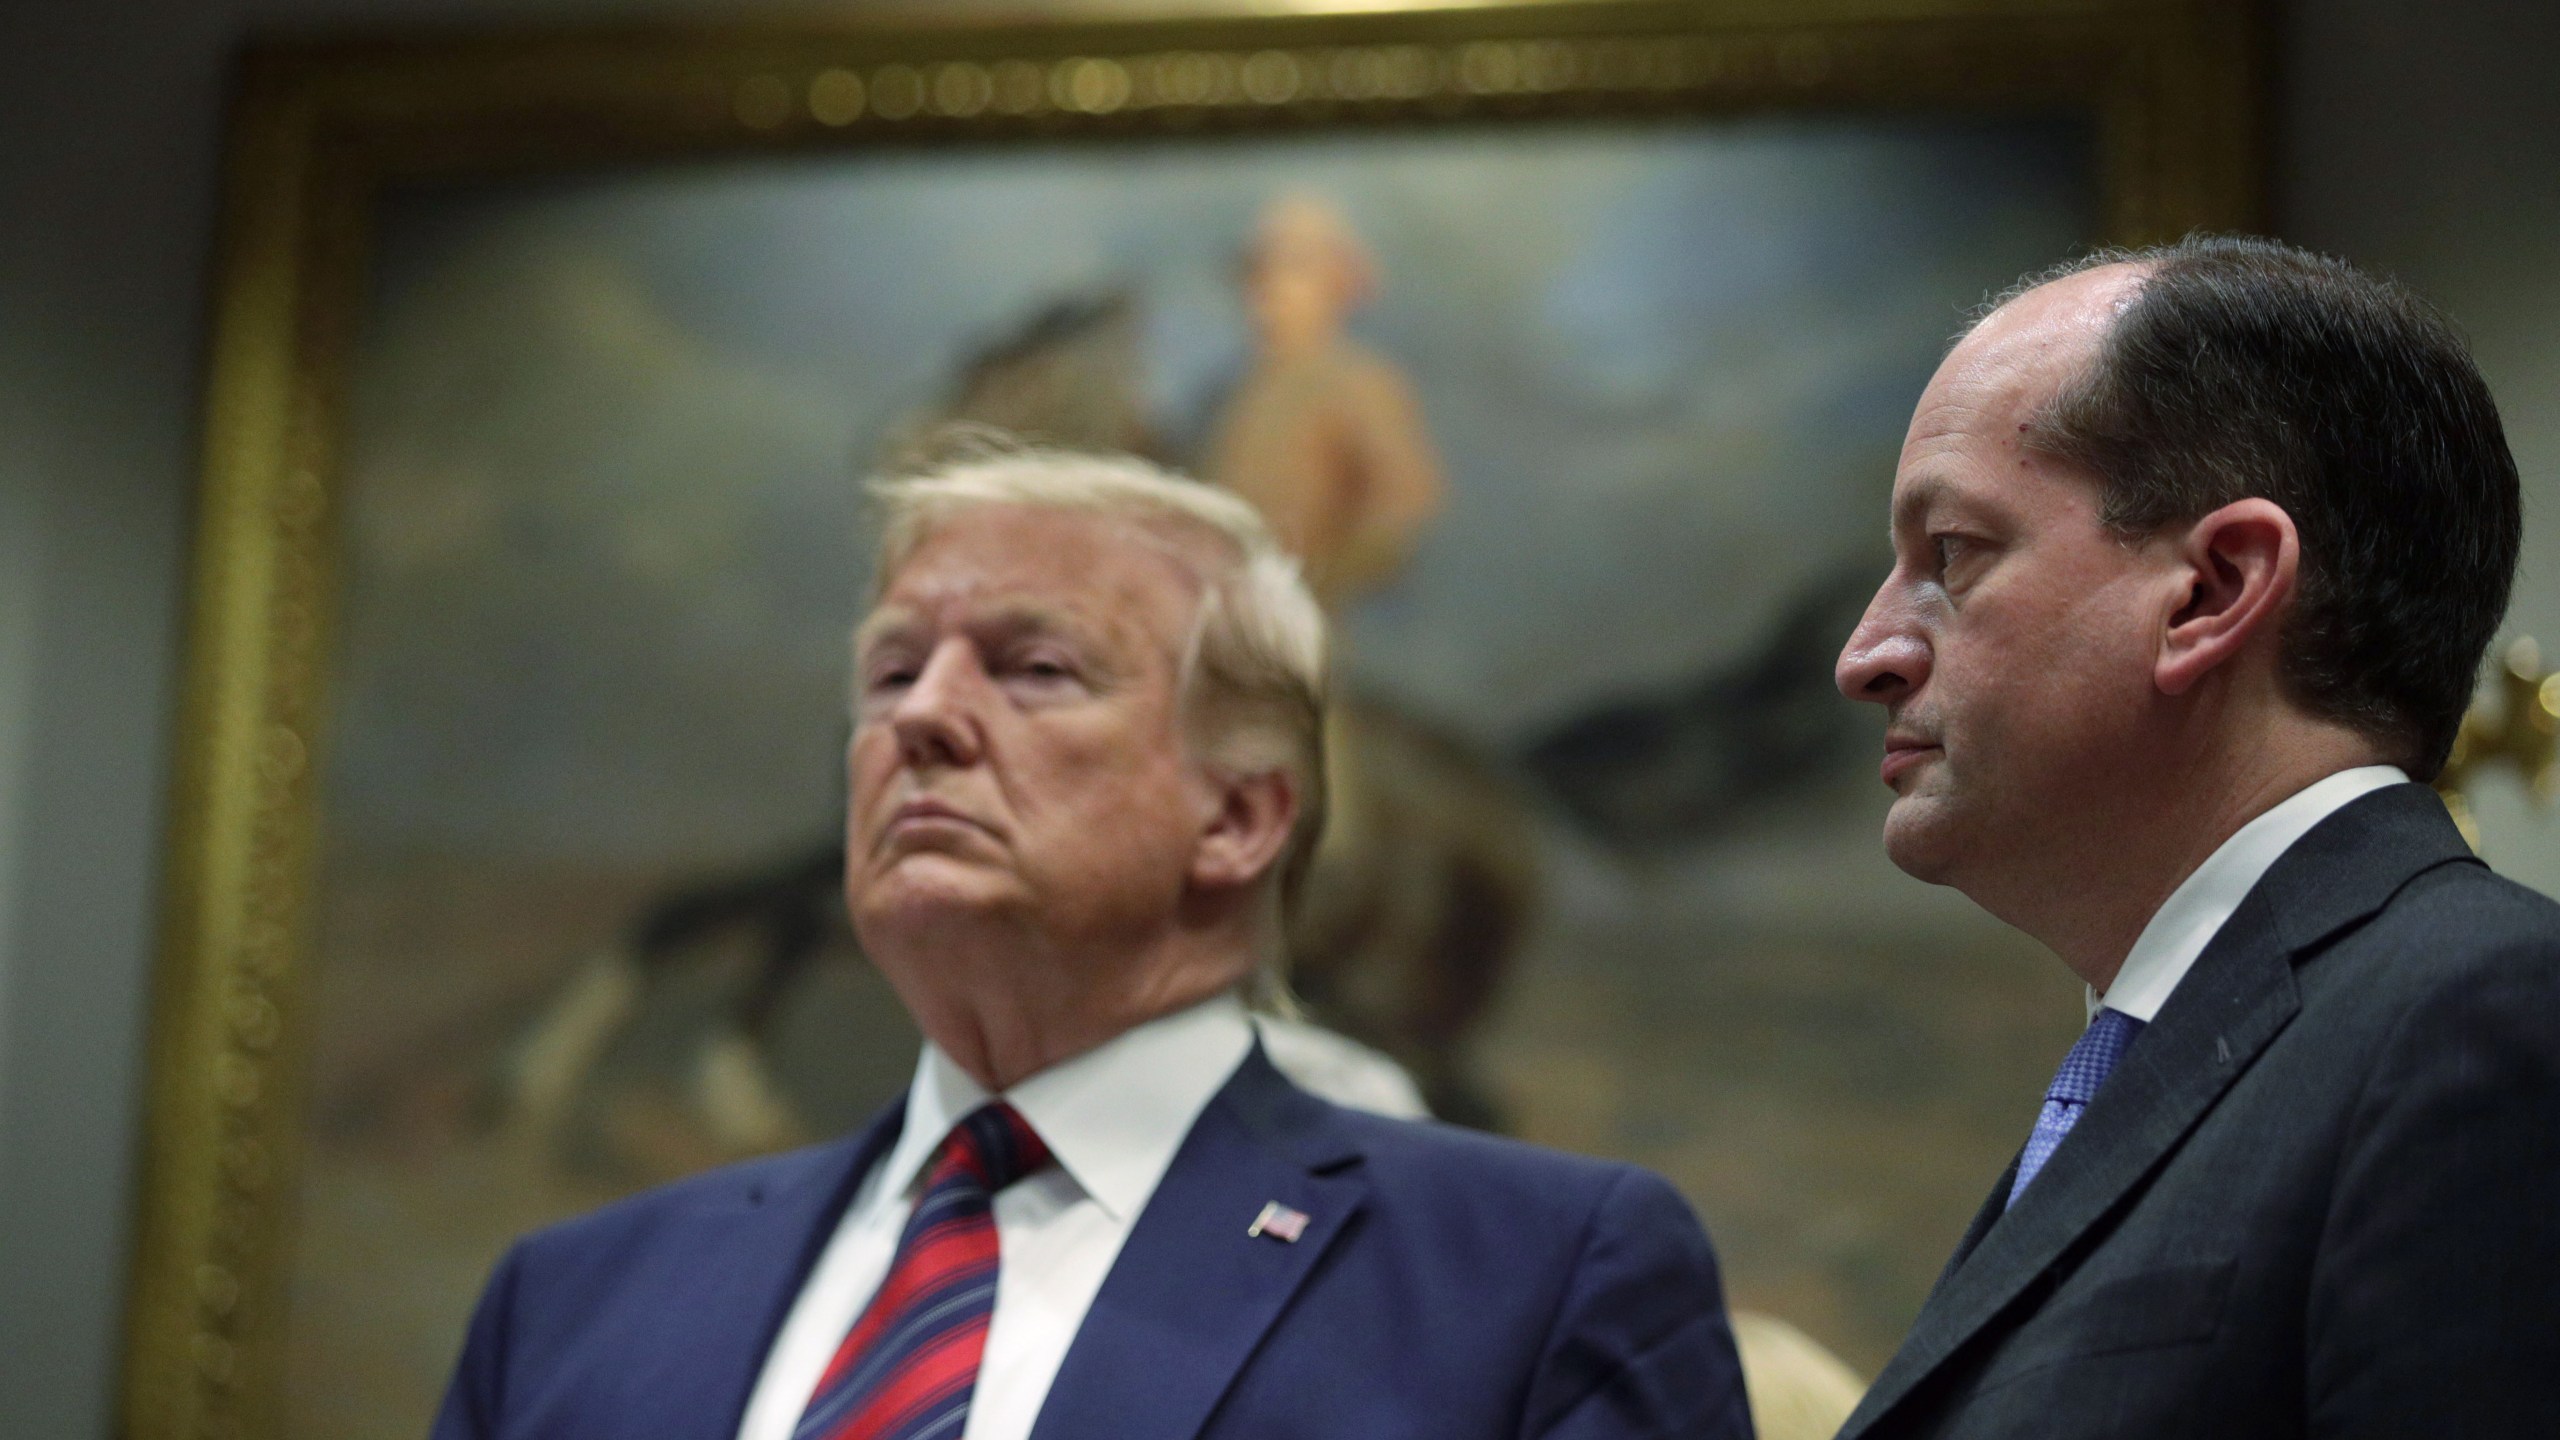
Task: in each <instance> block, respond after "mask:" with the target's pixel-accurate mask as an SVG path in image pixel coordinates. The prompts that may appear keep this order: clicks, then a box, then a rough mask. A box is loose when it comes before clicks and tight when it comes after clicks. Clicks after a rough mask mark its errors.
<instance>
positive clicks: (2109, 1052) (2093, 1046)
mask: <svg viewBox="0 0 2560 1440" xmlns="http://www.w3.org/2000/svg"><path fill="white" fill-rule="evenodd" d="M2141 1033H2142V1022H2141V1021H2139V1020H2136V1019H2134V1018H2133V1017H2132V1016H2130V1015H2127V1014H2125V1013H2124V1012H2123V1011H2121V1010H2108V1009H2105V1008H2103V1007H2102V1008H2100V1010H2099V1011H2098V1013H2097V1014H2096V1015H2095V1016H2093V1017H2091V1019H2090V1021H2089V1028H2088V1029H2086V1030H2084V1031H2082V1032H2080V1040H2079V1043H2077V1044H2075V1045H2073V1046H2072V1047H2071V1053H2070V1054H2068V1055H2065V1056H2063V1057H2062V1068H2061V1069H2060V1070H2057V1071H2055V1072H2054V1075H2053V1083H2052V1084H2051V1085H2049V1086H2047V1087H2046V1088H2045V1092H2044V1109H2042V1110H2040V1111H2038V1112H2037V1113H2036V1128H2035V1133H2034V1134H2031V1135H2029V1136H2028V1137H2027V1152H2026V1153H2025V1154H2023V1155H2021V1156H2019V1157H2018V1178H2017V1180H2016V1182H2015V1183H2013V1184H2011V1185H2010V1187H2009V1203H2010V1204H2011V1205H2013V1206H2014V1205H2016V1204H2017V1203H2018V1197H2019V1196H2021V1195H2024V1194H2026V1193H2027V1182H2028V1181H2030V1180H2033V1179H2034V1178H2036V1172H2037V1171H2039V1170H2042V1169H2043V1168H2044V1162H2046V1161H2047V1160H2050V1159H2052V1158H2053V1152H2054V1150H2055V1148H2056V1147H2058V1146H2059V1145H2061V1144H2062V1137H2063V1136H2065V1135H2068V1134H2070V1133H2071V1127H2072V1126H2074V1125H2077V1124H2079V1123H2080V1112H2081V1111H2083V1110H2086V1109H2088V1108H2089V1102H2090V1101H2091V1100H2092V1099H2095V1098H2096V1097H2097V1094H2098V1087H2099V1086H2101V1085H2103V1084H2105V1083H2107V1072H2109V1071H2111V1070H2113V1069H2115V1068H2116V1062H2117V1061H2118V1060H2121V1059H2123V1058H2124V1051H2125V1047H2126V1046H2128V1045H2131V1044H2132V1043H2133V1037H2134V1036H2136V1035H2139V1034H2141Z"/></svg>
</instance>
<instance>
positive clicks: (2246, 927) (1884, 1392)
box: [1840, 785, 2470, 1440]
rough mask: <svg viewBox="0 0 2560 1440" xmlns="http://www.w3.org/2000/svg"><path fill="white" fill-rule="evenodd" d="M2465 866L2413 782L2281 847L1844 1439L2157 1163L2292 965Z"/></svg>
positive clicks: (2266, 1010)
mask: <svg viewBox="0 0 2560 1440" xmlns="http://www.w3.org/2000/svg"><path fill="white" fill-rule="evenodd" d="M2469 857H2470V851H2469V849H2468V847H2466V846H2464V845H2463V843H2462V839H2461V836H2460V834H2459V833H2458V832H2456V831H2455V830H2454V828H2453V825H2452V823H2451V822H2450V821H2449V820H2448V819H2446V817H2445V812H2444V807H2443V806H2442V804H2441V803H2439V802H2438V801H2437V800H2436V798H2435V794H2434V792H2433V791H2430V790H2428V789H2426V788H2425V787H2423V786H2419V785H2398V786H2392V787H2390V788H2388V789H2385V790H2379V791H2376V792H2374V793H2373V794H2371V795H2368V796H2365V797H2364V798H2362V799H2360V800H2358V801H2356V802H2354V803H2352V804H2350V805H2348V806H2346V807H2345V808H2344V809H2342V810H2340V811H2339V812H2338V813H2337V814H2335V815H2332V816H2330V817H2329V818H2328V819H2326V820H2324V821H2322V822H2321V823H2320V824H2319V825H2318V826H2315V827H2314V828H2313V829H2312V830H2311V832H2310V833H2309V834H2307V835H2305V836H2304V837H2303V838H2302V839H2301V840H2300V841H2298V842H2296V843H2295V844H2294V846H2293V847H2292V848H2291V849H2289V850H2287V851H2286V852H2285V853H2284V855H2283V857H2282V858H2280V859H2279V860H2278V861H2277V862H2276V864H2275V865H2274V867H2272V868H2271V869H2269V871H2268V872H2267V874H2266V876H2265V877H2264V878H2263V879H2262V880H2261V881H2260V882H2259V883H2258V885H2257V886H2256V887H2255V888H2254V889H2252V890H2251V891H2250V893H2249V896H2248V898H2247V899H2245V900H2244V901H2242V902H2241V905H2240V908H2239V909H2238V910H2236V911H2234V912H2233V913H2232V916H2231V919H2230V920H2229V921H2228V922H2227V923H2226V924H2224V926H2223V927H2222V930H2221V931H2220V932H2219V933H2218V934H2216V935H2215V936H2214V938H2213V942H2212V943H2211V944H2209V945H2207V946H2206V947H2205V951H2204V953H2203V954H2202V955H2200V956H2198V957H2197V959H2196V963H2195V966H2194V968H2193V969H2191V970H2190V971H2188V973H2187V976H2186V978H2185V979H2184V980H2183V981H2181V982H2179V985H2178V988H2177V990H2176V991H2175V992H2173V993H2172V994H2171V995H2170V997H2169V1000H2168V1003H2167V1004H2165V1005H2164V1006H2162V1007H2161V1011H2160V1014H2159V1016H2158V1018H2156V1019H2155V1020H2154V1021H2153V1022H2152V1023H2151V1025H2150V1026H2148V1027H2147V1028H2146V1029H2145V1030H2144V1031H2143V1033H2142V1035H2141V1037H2140V1038H2139V1039H2137V1040H2136V1041H2135V1042H2134V1044H2133V1046H2132V1048H2130V1049H2128V1050H2127V1051H2126V1052H2125V1057H2124V1059H2123V1061H2122V1062H2121V1063H2120V1064H2119V1065H2118V1066H2117V1067H2116V1071H2115V1073H2114V1074H2113V1075H2112V1076H2110V1077H2109V1078H2108V1080H2107V1083H2106V1085H2105V1087H2104V1088H2102V1089H2101V1090H2100V1091H2099V1092H2098V1097H2097V1098H2096V1099H2095V1100H2093V1101H2091V1102H2090V1104H2089V1108H2088V1109H2087V1111H2086V1112H2084V1113H2083V1114H2082V1115H2081V1117H2080V1121H2079V1123H2078V1124H2077V1125H2076V1126H2074V1127H2073V1129H2072V1132H2071V1136H2070V1138H2069V1139H2068V1140H2067V1141H2065V1142H2064V1144H2063V1146H2062V1148H2061V1149H2059V1150H2057V1151H2055V1152H2054V1156H2053V1159H2052V1160H2050V1161H2048V1162H2047V1163H2046V1165H2045V1167H2044V1169H2043V1170H2042V1171H2041V1172H2039V1173H2038V1175H2037V1177H2036V1183H2035V1184H2033V1185H2031V1186H2029V1187H2028V1188H2027V1192H2026V1194H2025V1195H2023V1196H2021V1197H2020V1198H2019V1201H2018V1205H2017V1208H2016V1209H2014V1210H2010V1211H2008V1212H2007V1213H2005V1214H2004V1213H2003V1212H2002V1208H2001V1196H2002V1195H2004V1194H2005V1193H2006V1191H2007V1189H2008V1183H2009V1182H2008V1179H2007V1176H2006V1175H2004V1176H2003V1178H2002V1181H2001V1184H2000V1185H1999V1187H1998V1188H1997V1189H1995V1190H1994V1192H1993V1195H1992V1198H1991V1199H1990V1200H1988V1201H1986V1202H1985V1204H1984V1206H1983V1208H1982V1211H1981V1212H1980V1213H1979V1214H1977V1215H1976V1216H1975V1217H1974V1223H1973V1225H1972V1227H1971V1228H1970V1229H1968V1231H1967V1232H1966V1237H1965V1242H1964V1243H1963V1244H1962V1245H1960V1246H1959V1247H1958V1250H1957V1255H1956V1259H1955V1260H1954V1261H1953V1262H1951V1263H1950V1264H1949V1266H1948V1269H1947V1272H1946V1273H1945V1274H1944V1275H1942V1276H1941V1277H1940V1278H1939V1280H1938V1284H1937V1287H1936V1288H1935V1289H1934V1290H1932V1291H1931V1292H1930V1296H1929V1299H1928V1301H1927V1302H1926V1303H1925V1304H1924V1305H1923V1306H1922V1307H1921V1311H1920V1318H1919V1319H1918V1321H1916V1322H1915V1323H1914V1325H1913V1326H1912V1330H1911V1334H1910V1336H1909V1337H1908V1338H1906V1339H1905V1340H1904V1341H1903V1344H1902V1348H1901V1349H1900V1350H1899V1351H1897V1352H1896V1353H1895V1355H1894V1357H1893V1359H1892V1360H1891V1361H1890V1362H1889V1363H1888V1364H1887V1365H1886V1366H1885V1369H1884V1373H1883V1374H1881V1375H1879V1376H1877V1377H1876V1383H1875V1384H1874V1386H1872V1387H1871V1388H1870V1389H1869V1390H1868V1392H1867V1395H1866V1398H1865V1400H1864V1401H1863V1402H1861V1403H1860V1405H1859V1406H1858V1409H1857V1413H1856V1414H1854V1415H1852V1416H1851V1417H1850V1419H1849V1423H1848V1424H1847V1425H1845V1426H1844V1427H1842V1429H1841V1431H1840V1440H1853V1437H1855V1436H1858V1435H1860V1434H1863V1433H1865V1432H1866V1430H1867V1429H1868V1428H1869V1427H1870V1426H1871V1425H1872V1424H1873V1423H1874V1422H1875V1421H1876V1420H1877V1419H1878V1418H1880V1417H1881V1416H1883V1415H1884V1414H1885V1413H1886V1412H1887V1411H1889V1410H1891V1409H1892V1408H1893V1407H1894V1406H1895V1405H1896V1404H1897V1403H1899V1402H1900V1401H1901V1400H1902V1399H1903V1397H1905V1396H1907V1395H1908V1394H1910V1393H1911V1391H1912V1389H1913V1388H1914V1387H1915V1386H1917V1385H1918V1384H1919V1383H1920V1382H1921V1381H1922V1380H1924V1379H1926V1378H1927V1377H1928V1376H1929V1375H1930V1374H1932V1373H1933V1372H1935V1371H1936V1370H1937V1369H1938V1367H1939V1366H1941V1365H1943V1364H1944V1363H1945V1362H1946V1361H1947V1359H1948V1358H1949V1357H1950V1356H1952V1355H1953V1354H1954V1353H1955V1352H1956V1350H1957V1349H1958V1348H1959V1347H1961V1346H1962V1345H1963V1344H1964V1343H1965V1342H1966V1341H1968V1340H1970V1339H1972V1338H1973V1337H1974V1336H1975V1335H1976V1334H1978V1333H1980V1332H1981V1331H1982V1329H1983V1328H1984V1327H1985V1326H1986V1325H1987V1324H1989V1323H1990V1322H1991V1321H1992V1320H1993V1318H1994V1317H1996V1316H1997V1315H1999V1314H2000V1313H2001V1312H2002V1311H2003V1310H2004V1309H2006V1308H2008V1307H2009V1306H2010V1305H2011V1303H2012V1302H2014V1301H2016V1300H2017V1299H2018V1298H2019V1296H2020V1295H2021V1294H2022V1293H2023V1292H2025V1291H2026V1290H2027V1289H2028V1287H2029V1286H2030V1285H2032V1284H2034V1283H2035V1282H2037V1281H2038V1280H2039V1279H2040V1278H2041V1277H2042V1276H2044V1275H2045V1274H2047V1273H2048V1272H2049V1271H2050V1270H2051V1269H2052V1268H2053V1266H2054V1265H2055V1263H2056V1262H2057V1261H2059V1260H2061V1259H2062V1258H2063V1255H2064V1252H2065V1251H2066V1250H2068V1249H2069V1248H2070V1247H2071V1246H2072V1245H2073V1244H2074V1243H2075V1242H2076V1241H2078V1240H2080V1239H2081V1238H2082V1237H2083V1236H2084V1235H2086V1234H2088V1233H2089V1232H2090V1231H2091V1230H2092V1229H2093V1228H2094V1227H2095V1226H2096V1225H2097V1224H2098V1223H2099V1222H2100V1221H2101V1220H2102V1219H2103V1218H2104V1217H2105V1216H2106V1215H2107V1214H2108V1213H2109V1212H2110V1211H2111V1210H2113V1209H2114V1208H2115V1207H2116V1205H2117V1204H2118V1202H2119V1201H2121V1200H2123V1199H2124V1198H2125V1196H2126V1195H2127V1194H2128V1193H2129V1192H2130V1191H2132V1190H2133V1189H2134V1188H2135V1187H2136V1186H2137V1185H2138V1184H2140V1183H2141V1181H2142V1180H2143V1179H2144V1177H2146V1176H2148V1175H2149V1174H2150V1173H2151V1172H2152V1171H2153V1170H2154V1169H2155V1168H2156V1167H2158V1166H2159V1165H2160V1164H2161V1163H2162V1161H2164V1160H2165V1159H2166V1158H2167V1157H2168V1155H2169V1154H2170V1152H2171V1151H2172V1150H2174V1149H2175V1148H2176V1147H2177V1145H2178V1143H2179V1142H2180V1141H2181V1140H2183V1139H2184V1138H2185V1137H2186V1135H2187V1132H2188V1131H2190V1130H2192V1129H2193V1128H2194V1127H2195V1125H2196V1123H2197V1122H2198V1121H2199V1120H2201V1119H2202V1118H2203V1117H2204V1115H2205V1113H2206V1112H2207V1111H2209V1110H2210V1109H2212V1107H2213V1105H2214V1103H2215V1102H2216V1101H2218V1100H2220V1099H2221V1098H2222V1095H2223V1093H2224V1092H2225V1091H2227V1090H2229V1089H2230V1088H2231V1085H2232V1083H2233V1082H2234V1081H2236V1080H2238V1079H2239V1078H2240V1076H2241V1074H2242V1073H2243V1072H2245V1071H2246V1070H2247V1069H2248V1068H2249V1065H2250V1063H2251V1062H2252V1061H2254V1060H2255V1059H2256V1058H2257V1056H2258V1055H2259V1053H2260V1052H2261V1051H2263V1050H2264V1049H2265V1048H2266V1047H2267V1045H2268V1043H2269V1042H2270V1041H2272V1040H2274V1039H2275V1037H2276V1035H2277V1034H2278V1033H2280V1032H2281V1031H2282V1030H2283V1029H2284V1027H2285V1025H2286V1024H2287V1022H2289V1021H2291V1020H2292V1018H2293V1016H2294V1013H2295V1012H2296V1011H2297V1010H2298V1009H2299V1008H2300V1005H2301V1002H2300V999H2299V994H2298V991H2297V990H2296V988H2295V984H2294V977H2293V964H2294V960H2295V957H2296V956H2297V955H2299V954H2301V953H2302V952H2304V951H2307V950H2309V949H2311V948H2313V947H2314V946H2317V945H2318V944H2320V943H2321V942H2323V941H2325V940H2327V939H2328V938H2329V937H2330V936H2332V935H2334V934H2336V933H2338V932H2339V931H2340V930H2343V929H2345V928H2347V927H2348V926H2350V925H2354V924H2357V923H2359V922H2361V921H2362V920H2364V919H2365V918H2367V917H2369V916H2370V915H2372V914H2373V913H2374V912H2375V911H2377V910H2379V909H2381V908H2382V906H2383V905H2384V904H2385V903H2386V902H2388V901H2389V899H2390V898H2391V896H2392V895H2394V894H2396V893H2397V892H2398V891H2399V889H2400V887H2401V886H2403V885H2405V884H2407V883H2408V882H2409V881H2410V880H2411V879H2412V878H2414V877H2415V876H2417V875H2418V874H2419V873H2421V872H2423V871H2425V870H2428V869H2432V868H2434V867H2435V866H2436V865H2439V864H2444V863H2447V862H2449V861H2453V860H2458V859H2468V858H2469ZM2008 1173H2009V1174H2015V1173H2016V1167H2015V1163H2014V1162H2012V1165H2011V1168H2010V1171H2009V1172H2008Z"/></svg>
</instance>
